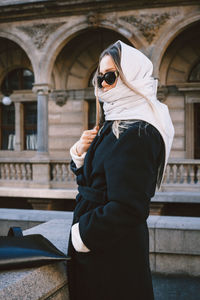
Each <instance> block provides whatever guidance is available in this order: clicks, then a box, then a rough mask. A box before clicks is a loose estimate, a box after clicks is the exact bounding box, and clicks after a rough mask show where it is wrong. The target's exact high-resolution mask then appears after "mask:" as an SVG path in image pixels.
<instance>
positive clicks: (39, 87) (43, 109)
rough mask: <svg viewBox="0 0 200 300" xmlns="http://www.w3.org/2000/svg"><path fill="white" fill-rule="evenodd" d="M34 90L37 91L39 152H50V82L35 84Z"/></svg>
mask: <svg viewBox="0 0 200 300" xmlns="http://www.w3.org/2000/svg"><path fill="white" fill-rule="evenodd" d="M33 91H34V92H36V93H37V152H38V154H48V151H49V149H48V148H49V147H48V98H49V92H50V88H49V85H48V84H34V87H33Z"/></svg>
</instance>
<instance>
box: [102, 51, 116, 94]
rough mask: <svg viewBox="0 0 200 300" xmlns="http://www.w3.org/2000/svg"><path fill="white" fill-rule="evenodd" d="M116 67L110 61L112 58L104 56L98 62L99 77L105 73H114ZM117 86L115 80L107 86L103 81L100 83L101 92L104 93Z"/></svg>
mask: <svg viewBox="0 0 200 300" xmlns="http://www.w3.org/2000/svg"><path fill="white" fill-rule="evenodd" d="M116 70H117V69H116V66H115V64H114V62H113V60H112V58H111V57H110V55H105V56H104V57H103V58H102V60H101V61H100V65H99V75H104V74H105V73H107V72H110V71H116ZM116 84H117V78H116V80H115V82H114V83H113V84H112V85H109V84H108V83H107V82H106V81H105V80H104V81H102V91H103V92H106V91H108V90H111V89H112V88H114V87H115V86H116Z"/></svg>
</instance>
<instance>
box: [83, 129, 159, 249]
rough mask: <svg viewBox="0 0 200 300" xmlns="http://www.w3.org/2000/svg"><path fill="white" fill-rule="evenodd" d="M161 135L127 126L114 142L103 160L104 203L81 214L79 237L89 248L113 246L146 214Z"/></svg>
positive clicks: (146, 215) (155, 170) (142, 219)
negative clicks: (104, 180)
mask: <svg viewBox="0 0 200 300" xmlns="http://www.w3.org/2000/svg"><path fill="white" fill-rule="evenodd" d="M160 150H161V136H160V134H159V132H158V131H157V130H156V129H155V128H154V127H152V126H148V127H147V128H146V129H143V130H142V129H141V130H140V129H138V127H131V128H129V129H127V130H126V131H125V132H124V133H123V134H122V135H121V136H120V138H119V139H118V140H117V141H116V142H115V146H114V148H113V150H112V152H111V153H110V154H109V155H108V156H107V158H106V159H105V163H104V168H105V175H106V184H107V197H108V203H107V204H106V205H102V206H99V207H97V208H95V209H92V210H90V211H89V212H87V213H85V214H83V215H82V216H81V217H80V220H79V230H80V236H81V239H82V241H83V243H84V244H85V245H86V246H87V247H88V248H89V249H90V250H91V251H98V250H101V249H102V250H103V249H105V248H106V247H113V246H116V245H117V243H119V242H120V239H121V238H123V236H124V235H128V234H130V233H131V231H132V230H133V228H134V227H135V226H137V225H138V224H141V223H144V222H145V221H146V219H147V217H148V215H149V203H150V198H151V197H152V196H153V195H154V192H155V187H156V180H157V170H158V161H157V160H158V155H159V153H160Z"/></svg>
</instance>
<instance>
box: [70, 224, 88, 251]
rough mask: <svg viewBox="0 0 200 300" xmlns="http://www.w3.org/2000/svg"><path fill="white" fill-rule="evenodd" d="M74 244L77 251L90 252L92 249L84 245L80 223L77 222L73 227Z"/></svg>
mask: <svg viewBox="0 0 200 300" xmlns="http://www.w3.org/2000/svg"><path fill="white" fill-rule="evenodd" d="M71 233H72V244H73V246H74V248H75V250H76V251H77V252H89V251H90V250H89V249H88V248H87V247H86V246H85V245H84V243H83V241H82V239H81V236H80V231H79V223H76V224H74V225H73V226H72V228H71Z"/></svg>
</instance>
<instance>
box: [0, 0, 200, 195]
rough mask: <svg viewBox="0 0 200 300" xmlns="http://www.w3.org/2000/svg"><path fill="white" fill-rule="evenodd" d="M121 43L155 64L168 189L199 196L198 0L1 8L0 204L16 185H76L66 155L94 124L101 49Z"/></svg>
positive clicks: (5, 3)
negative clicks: (164, 112)
mask: <svg viewBox="0 0 200 300" xmlns="http://www.w3.org/2000/svg"><path fill="white" fill-rule="evenodd" d="M118 39H120V40H122V41H124V42H126V43H128V44H130V45H133V46H134V47H136V48H137V49H139V50H141V51H142V52H143V53H145V54H146V55H147V56H148V57H149V58H150V59H151V60H152V62H153V65H154V77H156V78H158V80H159V88H158V99H159V100H160V101H162V102H164V103H166V104H167V105H168V107H169V110H170V114H171V117H172V121H173V123H174V127H175V138H174V142H173V146H172V151H171V156H170V160H169V164H168V167H167V169H166V176H165V181H164V182H163V186H162V190H163V191H166V190H168V191H178V190H179V191H180V190H181V191H183V190H188V191H192V192H193V191H199V187H200V5H199V1H184V0H182V1H181V0H179V1H173V0H167V1H163V0H154V1H144V0H141V1H133V0H132V1H131V0H130V1H128V0H126V1H103V0H98V1H97V0H96V1H90V0H85V1H84V0H74V1H71V0H70V1H62V0H58V1H54V0H51V1H47V0H43V1H42V0H40V1H37V0H35V1H25V0H21V1H20V0H19V1H9V0H7V1H6V0H4V1H1V3H0V86H1V95H0V102H1V103H0V118H1V121H0V124H1V125H0V183H1V186H2V187H4V191H3V192H2V194H1V192H0V196H2V195H3V196H6V195H10V194H9V193H11V191H10V190H11V187H12V188H13V189H14V188H19V187H23V188H29V189H30V188H41V189H44V188H46V189H52V190H53V189H58V188H61V189H63V188H72V187H75V184H74V178H73V175H72V174H71V173H70V171H69V160H70V157H69V148H70V147H71V145H72V144H73V143H74V142H75V141H76V140H77V139H78V138H79V137H80V134H81V133H82V131H83V130H84V129H86V128H90V127H92V126H93V124H94V122H95V97H94V93H93V88H92V85H91V78H92V75H93V73H94V71H95V69H96V67H97V63H98V57H99V54H100V53H101V51H102V50H103V49H104V48H105V47H107V46H108V45H109V44H111V43H112V42H114V41H116V40H118ZM6 93H7V94H10V98H11V100H12V103H11V104H10V105H5V104H3V102H2V99H3V97H4V96H5V94H6ZM16 193H19V191H18V192H17V191H16ZM21 193H22V192H21ZM30 193H32V190H30ZM12 195H15V193H14V192H13V194H12ZM19 195H20V194H18V196H19ZM29 197H31V194H30V196H29ZM69 198H70V197H69Z"/></svg>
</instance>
